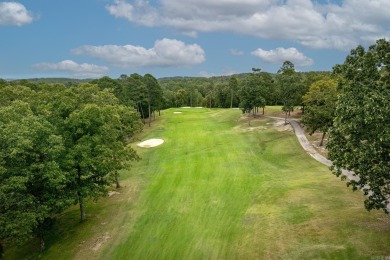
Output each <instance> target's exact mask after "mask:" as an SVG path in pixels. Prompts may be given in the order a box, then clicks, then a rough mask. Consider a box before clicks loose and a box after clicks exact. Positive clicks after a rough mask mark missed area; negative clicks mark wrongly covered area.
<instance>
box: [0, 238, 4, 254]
mask: <svg viewBox="0 0 390 260" xmlns="http://www.w3.org/2000/svg"><path fill="white" fill-rule="evenodd" d="M3 255H4V247H3V242H2V241H0V258H3Z"/></svg>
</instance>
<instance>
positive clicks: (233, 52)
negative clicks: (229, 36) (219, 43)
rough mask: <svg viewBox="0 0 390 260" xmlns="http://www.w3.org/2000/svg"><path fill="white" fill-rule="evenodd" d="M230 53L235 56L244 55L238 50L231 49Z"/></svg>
mask: <svg viewBox="0 0 390 260" xmlns="http://www.w3.org/2000/svg"><path fill="white" fill-rule="evenodd" d="M230 53H231V54H232V55H234V56H242V55H244V52H243V51H240V50H237V49H230Z"/></svg>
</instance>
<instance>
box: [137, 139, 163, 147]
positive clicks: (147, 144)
mask: <svg viewBox="0 0 390 260" xmlns="http://www.w3.org/2000/svg"><path fill="white" fill-rule="evenodd" d="M162 143H164V140H163V139H149V140H146V141H143V142H141V143H139V144H137V145H138V146H139V147H143V148H149V147H155V146H159V145H160V144H162Z"/></svg>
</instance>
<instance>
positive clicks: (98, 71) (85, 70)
mask: <svg viewBox="0 0 390 260" xmlns="http://www.w3.org/2000/svg"><path fill="white" fill-rule="evenodd" d="M33 68H35V69H39V70H53V71H65V72H69V73H71V74H72V75H74V76H76V77H99V76H103V75H105V73H106V72H108V70H109V69H108V67H105V66H98V65H94V64H88V63H81V64H79V63H76V62H74V61H72V60H63V61H61V62H58V63H38V64H34V65H33Z"/></svg>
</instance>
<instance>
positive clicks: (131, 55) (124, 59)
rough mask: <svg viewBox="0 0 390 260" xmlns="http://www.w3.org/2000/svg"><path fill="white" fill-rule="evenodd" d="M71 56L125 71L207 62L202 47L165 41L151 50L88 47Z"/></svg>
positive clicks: (175, 41) (137, 47)
mask: <svg viewBox="0 0 390 260" xmlns="http://www.w3.org/2000/svg"><path fill="white" fill-rule="evenodd" d="M72 52H73V53H74V54H79V55H80V54H86V55H90V56H92V57H96V58H99V59H102V60H105V61H107V62H109V63H111V64H113V65H115V66H118V67H122V68H127V67H131V68H132V67H151V66H158V67H180V66H190V65H195V64H200V63H202V62H204V61H205V60H206V58H205V53H204V50H203V49H202V48H201V47H200V46H199V45H197V44H185V43H184V42H182V41H178V40H174V39H166V38H164V39H162V40H157V41H156V42H155V43H154V46H153V48H150V49H146V48H144V47H141V46H134V45H123V46H120V45H103V46H90V45H85V46H81V47H79V48H76V49H74V50H72Z"/></svg>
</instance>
